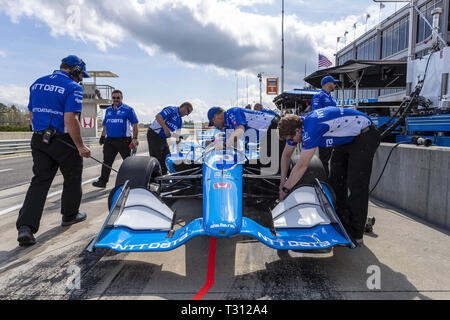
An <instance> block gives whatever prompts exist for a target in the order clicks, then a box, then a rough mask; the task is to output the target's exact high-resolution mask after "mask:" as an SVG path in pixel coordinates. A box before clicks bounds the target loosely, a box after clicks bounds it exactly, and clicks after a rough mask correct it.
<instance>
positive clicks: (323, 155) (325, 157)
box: [319, 148, 333, 178]
mask: <svg viewBox="0 0 450 320" xmlns="http://www.w3.org/2000/svg"><path fill="white" fill-rule="evenodd" d="M332 152H333V148H319V159H320V161H322V164H323V167H324V168H325V174H326V175H327V178H328V177H329V176H330V159H331V154H332Z"/></svg>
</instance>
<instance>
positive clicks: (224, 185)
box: [214, 182, 231, 190]
mask: <svg viewBox="0 0 450 320" xmlns="http://www.w3.org/2000/svg"><path fill="white" fill-rule="evenodd" d="M214 189H216V190H230V189H231V184H230V183H227V182H225V183H215V184H214Z"/></svg>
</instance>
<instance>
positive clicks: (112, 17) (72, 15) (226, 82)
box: [0, 0, 400, 123]
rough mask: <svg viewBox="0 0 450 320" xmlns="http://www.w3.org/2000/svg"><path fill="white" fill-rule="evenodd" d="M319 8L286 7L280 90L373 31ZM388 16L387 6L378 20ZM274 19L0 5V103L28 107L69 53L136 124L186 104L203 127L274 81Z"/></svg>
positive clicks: (220, 8)
mask: <svg viewBox="0 0 450 320" xmlns="http://www.w3.org/2000/svg"><path fill="white" fill-rule="evenodd" d="M320 4H321V5H320V6H317V1H309V0H308V1H307V0H295V1H294V0H292V1H291V0H286V1H285V10H286V22H285V25H286V27H285V36H286V65H285V68H286V74H285V76H286V80H285V89H286V90H289V89H292V88H298V87H301V86H302V85H303V76H304V66H305V64H306V65H307V70H308V73H311V72H314V71H315V70H316V69H317V54H318V53H319V52H321V53H323V54H325V55H327V56H328V58H329V59H330V60H332V61H334V59H333V54H334V53H335V51H336V38H337V37H338V36H342V35H343V34H344V32H345V30H348V31H351V32H350V34H351V35H353V29H352V26H353V24H354V23H355V22H357V21H358V22H359V24H358V28H357V30H356V31H357V34H360V33H362V32H363V31H364V30H365V20H364V18H363V17H364V14H365V13H366V12H369V13H370V14H371V19H369V26H374V25H375V24H376V23H378V14H379V12H380V11H379V9H378V7H379V5H378V4H376V3H374V2H373V1H369V0H360V1H352V0H335V1H331V0H324V1H321V2H320ZM398 8H400V5H398ZM393 11H394V5H393V4H387V3H386V8H385V9H384V10H383V11H382V17H383V18H384V17H386V16H388V15H389V14H391V13H393ZM280 16H281V0H189V1H183V0H173V1H169V0H158V1H149V0H139V1H138V0H129V1H115V0H59V1H54V0H52V1H50V0H15V1H12V0H0V34H2V37H1V38H0V102H3V103H7V104H11V103H15V104H19V105H25V104H26V102H27V99H28V90H27V88H28V87H29V85H30V84H31V83H32V82H33V81H34V80H35V79H36V78H38V77H40V76H42V75H45V74H49V73H51V72H52V71H53V70H54V69H57V68H58V66H59V63H60V61H61V59H62V58H63V57H65V56H67V55H69V54H76V55H78V56H80V57H81V58H83V59H84V60H85V61H86V63H87V67H88V70H110V71H113V72H114V73H116V74H118V75H119V76H120V77H119V78H118V79H98V81H97V82H98V83H99V84H109V85H111V86H113V87H116V88H119V89H121V90H122V91H123V92H124V94H125V98H124V102H125V103H127V104H130V105H131V106H133V107H135V109H136V111H137V113H138V115H139V116H140V120H141V122H147V123H148V122H150V121H152V120H153V117H154V115H155V114H156V113H157V112H159V111H160V109H161V108H162V107H164V106H167V105H179V104H181V103H182V102H184V101H191V102H192V103H193V104H194V107H195V112H194V113H193V114H192V115H191V119H192V120H200V119H206V115H205V113H206V110H207V109H208V107H210V106H223V107H230V106H232V105H234V106H235V105H239V106H243V105H245V104H246V103H247V79H248V88H249V89H248V95H249V99H248V102H249V103H251V104H253V103H255V102H257V101H258V100H259V83H258V79H257V77H256V74H257V73H258V72H264V76H265V77H280V76H281V74H280V73H281V72H280V66H281V41H280V34H281V18H280ZM351 40H352V39H349V40H348V41H351ZM237 87H238V97H239V100H238V102H236V100H237V94H236V88H237ZM272 100H273V96H266V95H265V94H264V96H263V101H264V104H265V105H266V106H267V107H270V108H273V107H274V105H273V103H272Z"/></svg>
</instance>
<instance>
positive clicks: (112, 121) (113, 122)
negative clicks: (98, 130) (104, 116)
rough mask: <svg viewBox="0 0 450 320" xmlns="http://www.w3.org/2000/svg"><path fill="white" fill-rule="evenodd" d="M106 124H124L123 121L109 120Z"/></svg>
mask: <svg viewBox="0 0 450 320" xmlns="http://www.w3.org/2000/svg"><path fill="white" fill-rule="evenodd" d="M106 123H111V124H117V123H123V119H108V120H106Z"/></svg>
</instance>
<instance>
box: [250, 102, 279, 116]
mask: <svg viewBox="0 0 450 320" xmlns="http://www.w3.org/2000/svg"><path fill="white" fill-rule="evenodd" d="M253 110H255V111H259V112H264V113H268V114H271V115H273V116H275V117H276V116H278V114H277V113H276V112H275V111H273V110H271V109H267V108H264V107H263V105H262V104H260V103H257V104H255V106H254V107H253Z"/></svg>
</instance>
